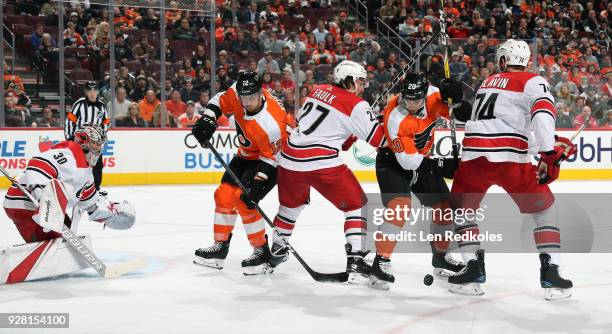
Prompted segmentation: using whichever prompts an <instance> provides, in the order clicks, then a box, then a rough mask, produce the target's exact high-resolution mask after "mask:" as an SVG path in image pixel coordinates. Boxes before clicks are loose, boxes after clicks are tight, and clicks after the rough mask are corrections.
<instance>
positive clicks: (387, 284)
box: [369, 255, 395, 290]
mask: <svg viewBox="0 0 612 334" xmlns="http://www.w3.org/2000/svg"><path fill="white" fill-rule="evenodd" d="M393 282H395V277H394V276H393V274H391V259H389V258H386V257H383V256H380V255H376V257H375V258H374V263H373V264H372V271H371V274H370V283H369V285H370V287H372V288H374V289H378V290H389V289H390V288H391V284H392V283H393Z"/></svg>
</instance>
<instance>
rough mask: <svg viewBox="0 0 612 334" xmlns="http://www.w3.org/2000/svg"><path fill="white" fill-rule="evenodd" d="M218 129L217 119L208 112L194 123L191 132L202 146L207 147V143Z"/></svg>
mask: <svg viewBox="0 0 612 334" xmlns="http://www.w3.org/2000/svg"><path fill="white" fill-rule="evenodd" d="M216 130H217V119H216V118H215V117H214V116H212V115H209V114H208V113H204V115H202V117H201V118H200V119H199V120H197V121H196V123H195V124H194V125H193V129H191V134H192V135H193V136H194V137H195V138H196V139H197V140H198V142H199V143H200V145H202V147H206V143H207V142H208V141H209V140H210V139H211V138H212V136H213V133H215V131H216Z"/></svg>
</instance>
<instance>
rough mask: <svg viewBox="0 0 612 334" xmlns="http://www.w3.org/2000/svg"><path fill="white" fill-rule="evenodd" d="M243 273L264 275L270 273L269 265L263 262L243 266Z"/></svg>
mask: <svg viewBox="0 0 612 334" xmlns="http://www.w3.org/2000/svg"><path fill="white" fill-rule="evenodd" d="M242 273H243V274H244V276H256V275H264V274H266V273H268V265H267V264H266V263H262V264H260V265H258V266H251V267H242Z"/></svg>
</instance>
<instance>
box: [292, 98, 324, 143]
mask: <svg viewBox="0 0 612 334" xmlns="http://www.w3.org/2000/svg"><path fill="white" fill-rule="evenodd" d="M313 107H314V108H313ZM313 109H315V110H316V111H318V112H320V113H321V114H320V115H319V116H318V117H317V119H316V120H315V121H314V122H313V123H312V125H310V127H309V128H308V129H306V130H303V131H301V132H302V133H303V134H305V135H309V134H311V133H313V132H314V131H315V130H316V129H317V128H318V127H319V125H321V123H323V120H324V119H325V118H326V117H327V115H329V109H327V108H325V107H323V106H321V105H320V104H317V106H316V107H315V106H314V103H313V102H308V103H305V104H304V106H302V110H301V112H300V114H301V115H300V118H299V119H298V120H297V122H298V124H299V123H300V121H301V120H303V119H304V117H306V116H307V115H308V114H310V112H311V111H312V110H313Z"/></svg>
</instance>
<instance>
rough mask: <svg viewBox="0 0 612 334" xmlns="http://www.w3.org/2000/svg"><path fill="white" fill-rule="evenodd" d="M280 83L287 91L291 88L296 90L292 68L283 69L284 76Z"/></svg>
mask: <svg viewBox="0 0 612 334" xmlns="http://www.w3.org/2000/svg"><path fill="white" fill-rule="evenodd" d="M280 85H281V87H282V88H283V89H284V90H285V91H287V90H289V89H293V90H294V91H295V80H294V77H293V73H292V72H291V70H290V69H288V70H284V71H283V78H282V79H281V81H280Z"/></svg>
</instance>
